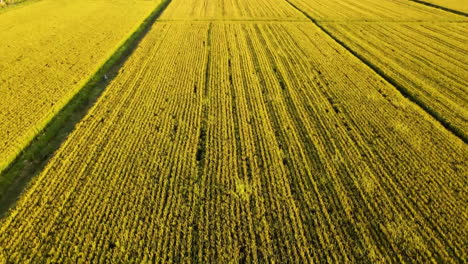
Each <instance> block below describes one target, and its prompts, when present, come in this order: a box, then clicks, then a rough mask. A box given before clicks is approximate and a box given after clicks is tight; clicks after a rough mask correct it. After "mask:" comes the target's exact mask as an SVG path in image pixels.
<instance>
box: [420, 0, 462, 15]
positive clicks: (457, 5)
mask: <svg viewBox="0 0 468 264" xmlns="http://www.w3.org/2000/svg"><path fill="white" fill-rule="evenodd" d="M421 2H426V3H429V4H434V5H437V6H441V7H445V8H450V9H452V10H456V11H460V12H464V13H468V3H467V2H466V1H465V0H421Z"/></svg>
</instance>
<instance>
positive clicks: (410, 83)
mask: <svg viewBox="0 0 468 264" xmlns="http://www.w3.org/2000/svg"><path fill="white" fill-rule="evenodd" d="M324 27H325V28H326V29H327V30H329V31H330V32H332V34H333V35H334V36H335V37H337V38H338V39H340V40H341V41H343V42H344V43H346V45H347V46H349V47H350V48H351V49H352V50H354V51H355V52H357V53H359V54H360V55H362V56H363V57H365V58H366V59H367V60H369V61H370V62H371V63H372V64H374V65H376V66H377V67H378V68H380V69H382V71H383V72H385V74H387V75H388V76H391V77H392V78H393V79H395V80H396V81H397V82H398V83H400V84H401V85H403V86H404V87H406V88H407V90H408V92H409V93H411V94H412V95H413V96H415V97H417V98H418V99H419V100H420V101H422V102H423V103H424V104H425V105H427V106H428V107H429V108H431V109H433V110H434V111H435V112H436V113H437V114H438V115H440V116H441V118H443V119H445V120H446V121H447V122H448V123H450V124H451V125H452V126H453V127H455V128H456V129H458V130H459V131H461V133H464V134H465V135H466V134H467V133H468V122H467V121H468V109H467V106H468V90H467V87H468V66H467V65H468V56H467V55H468V46H467V45H466V44H467V43H468V26H467V24H446V23H444V24H430V23H422V24H414V23H413V24H404V23H403V24H395V23H392V24H380V23H354V24H339V23H331V24H324Z"/></svg>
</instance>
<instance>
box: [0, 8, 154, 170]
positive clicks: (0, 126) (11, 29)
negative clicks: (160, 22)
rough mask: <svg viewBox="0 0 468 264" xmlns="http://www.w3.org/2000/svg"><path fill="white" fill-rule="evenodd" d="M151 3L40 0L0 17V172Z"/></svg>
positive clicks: (119, 41) (118, 42)
mask: <svg viewBox="0 0 468 264" xmlns="http://www.w3.org/2000/svg"><path fill="white" fill-rule="evenodd" d="M158 3H159V1H143V0H132V1H127V0H115V1H105V0H96V1H91V0H77V1H66V0H54V1H51V0H43V1H38V2H35V3H32V4H30V5H26V6H22V7H21V8H17V9H12V10H9V11H8V12H5V13H1V14H0V98H1V103H0V171H2V170H3V169H4V168H5V167H6V166H8V164H9V163H10V162H11V161H12V160H13V159H14V158H15V157H16V156H17V154H18V153H20V152H21V151H22V150H23V148H24V147H25V146H26V145H27V144H28V143H29V142H30V141H31V140H32V139H33V138H34V137H35V136H36V135H37V134H38V132H39V131H41V130H42V129H43V128H44V126H45V125H46V124H47V123H48V121H50V119H51V118H52V117H53V116H54V115H55V114H57V112H58V111H59V110H60V109H61V108H62V107H63V106H64V104H66V103H67V102H68V101H69V100H70V99H71V98H72V97H73V95H75V94H76V93H77V92H78V91H79V89H80V88H81V87H82V86H83V85H84V83H85V82H86V81H87V80H88V79H89V78H90V76H91V75H92V74H94V72H95V71H96V70H97V69H98V68H99V67H100V66H101V65H102V64H103V63H104V62H105V61H106V60H107V58H109V56H110V55H112V54H113V52H114V51H115V49H116V48H117V47H118V46H119V45H120V44H121V43H122V42H123V41H124V40H125V39H126V38H127V37H128V36H129V35H130V34H131V33H132V32H133V31H134V30H135V29H136V28H137V26H138V25H139V24H140V23H141V22H142V21H143V20H144V19H145V18H146V17H147V16H148V15H149V14H150V12H151V11H152V10H153V9H155V8H156V6H157V4H158ZM130 7H131V8H130Z"/></svg>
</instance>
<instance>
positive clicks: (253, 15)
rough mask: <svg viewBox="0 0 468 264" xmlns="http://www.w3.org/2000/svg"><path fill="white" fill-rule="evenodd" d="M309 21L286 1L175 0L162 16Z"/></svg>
mask: <svg viewBox="0 0 468 264" xmlns="http://www.w3.org/2000/svg"><path fill="white" fill-rule="evenodd" d="M187 19H190V20H225V21H226V20H239V21H244V22H245V21H249V20H270V21H275V20H282V21H284V20H288V19H290V20H307V19H306V18H305V17H304V16H303V15H302V14H301V13H300V12H298V11H297V10H295V9H294V8H292V7H291V6H290V5H289V4H288V3H287V2H286V1H284V0H252V1H236V0H217V1H210V0H186V1H174V2H173V3H171V5H170V6H169V7H168V8H167V10H166V11H165V12H164V14H163V15H162V16H161V18H160V19H159V20H160V21H165V20H182V21H183V20H187Z"/></svg>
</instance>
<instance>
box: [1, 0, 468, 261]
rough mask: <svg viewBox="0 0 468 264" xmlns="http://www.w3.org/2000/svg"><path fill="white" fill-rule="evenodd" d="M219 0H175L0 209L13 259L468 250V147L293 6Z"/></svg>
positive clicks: (426, 257)
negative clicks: (10, 206)
mask: <svg viewBox="0 0 468 264" xmlns="http://www.w3.org/2000/svg"><path fill="white" fill-rule="evenodd" d="M201 3H204V4H201ZM219 3H220V2H219V1H216V2H215V1H210V2H207V1H183V0H174V2H173V3H172V4H171V6H170V7H169V8H168V10H167V12H166V13H165V15H163V17H162V22H158V23H156V24H155V25H154V26H153V28H152V29H151V31H150V32H149V33H148V34H147V36H146V37H145V39H143V41H142V42H141V44H140V45H139V47H138V48H137V49H136V51H135V53H134V54H133V55H132V56H131V57H130V58H129V60H128V61H127V62H126V64H125V65H124V66H123V68H122V69H121V71H120V74H119V75H118V76H117V77H116V79H114V80H113V81H112V83H111V84H110V86H109V87H108V88H107V89H106V91H105V92H104V93H103V95H102V96H101V98H100V99H99V100H98V102H97V103H96V104H95V106H94V107H93V108H92V109H91V111H90V112H89V113H88V114H87V116H86V117H85V118H84V119H83V120H82V121H81V122H80V123H79V124H78V126H77V128H76V130H75V131H74V132H73V133H72V134H71V135H70V136H69V138H68V139H67V140H66V142H65V143H64V145H63V146H62V147H61V148H60V149H59V150H58V152H57V153H56V154H55V155H54V157H53V158H52V159H51V160H50V162H49V164H48V165H47V167H46V168H45V169H44V171H43V172H42V173H41V174H40V175H38V176H37V177H36V178H35V179H34V181H33V182H32V183H31V185H30V187H29V189H28V190H27V191H26V192H25V193H24V195H23V196H22V197H21V199H20V201H19V202H18V204H17V206H16V208H15V209H14V210H12V211H11V212H10V214H9V215H8V217H6V218H5V219H4V220H3V222H2V223H1V225H0V248H3V252H4V255H5V256H8V258H9V260H12V261H15V262H25V261H27V260H30V261H32V262H41V261H44V260H46V259H47V260H51V261H56V262H73V263H74V262H76V261H82V262H84V261H86V262H87V261H100V262H105V261H109V262H128V261H130V260H132V261H135V262H141V261H158V262H201V263H211V262H218V263H227V262H243V261H246V262H261V263H264V262H273V261H274V262H277V263H286V262H293V263H300V262H303V263H306V262H311V261H315V262H330V263H349V262H371V261H372V262H378V261H382V262H411V261H418V262H430V261H439V262H461V261H462V260H463V259H466V257H467V256H466V252H465V251H464V246H465V244H464V240H465V238H466V237H467V235H468V234H467V230H466V228H464V225H465V223H466V222H467V220H468V219H467V215H466V214H464V213H461V214H460V212H464V210H465V208H466V207H467V200H466V197H467V193H466V188H464V186H465V185H466V178H465V175H466V173H467V171H466V168H467V167H466V152H467V147H466V145H465V144H464V143H463V142H462V141H461V140H460V139H459V138H457V137H455V136H454V135H452V134H451V133H450V132H449V131H447V130H446V129H445V128H443V127H442V126H441V125H440V124H439V123H438V122H437V121H435V120H434V119H433V118H432V117H431V116H429V115H428V114H427V113H426V112H424V111H423V110H421V109H420V108H419V107H418V106H416V105H415V104H413V103H412V102H411V101H409V100H407V99H406V98H404V97H403V96H402V95H401V94H400V93H399V92H398V91H397V90H396V89H395V87H393V86H391V85H390V84H389V83H387V82H386V81H385V80H384V79H382V78H381V77H380V76H378V75H377V74H375V73H374V72H373V71H372V70H371V69H370V68H369V67H367V66H366V65H364V64H363V63H362V62H361V61H360V60H358V59H357V58H356V57H354V56H353V55H351V54H350V53H349V52H348V51H347V50H346V49H344V48H343V47H341V46H340V45H338V44H337V43H336V42H335V41H333V40H332V39H331V38H329V37H328V36H327V35H326V34H325V33H323V32H322V31H321V30H320V29H319V28H318V27H316V26H314V25H313V24H312V23H310V22H305V19H304V17H303V16H302V15H301V14H300V13H299V12H296V11H295V10H294V9H293V8H292V7H288V6H283V7H282V9H284V10H279V11H275V10H277V7H278V5H276V4H275V2H268V3H267V2H261V1H257V2H252V1H237V2H236V3H237V4H238V8H237V9H238V10H243V12H245V14H241V12H240V11H239V12H238V13H237V14H236V13H232V14H229V15H228V14H226V13H223V11H222V10H223V9H222V8H218V5H219ZM223 3H225V2H223ZM252 3H256V4H255V5H258V6H251V4H252ZM269 3H270V4H269ZM278 3H279V2H278ZM201 6H204V8H203V9H200V8H199V7H201ZM215 6H216V7H215ZM171 8H172V9H171ZM190 8H193V10H190ZM249 8H250V9H249ZM213 10H216V11H213ZM224 10H236V8H232V9H231V8H229V9H224ZM262 10H271V11H268V12H271V13H265V14H262V13H256V12H263V11H262ZM179 12H180V13H179ZM284 14H288V15H284ZM289 14H290V15H289ZM223 15H226V16H227V17H226V20H224V19H223V18H224V16H223ZM283 15H284V16H286V17H285V18H281V17H282V16H283ZM291 17H292V18H293V20H294V21H291ZM233 18H236V19H233ZM265 18H270V19H265ZM271 18H275V19H271ZM282 19H283V20H282ZM182 20H184V21H182Z"/></svg>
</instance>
